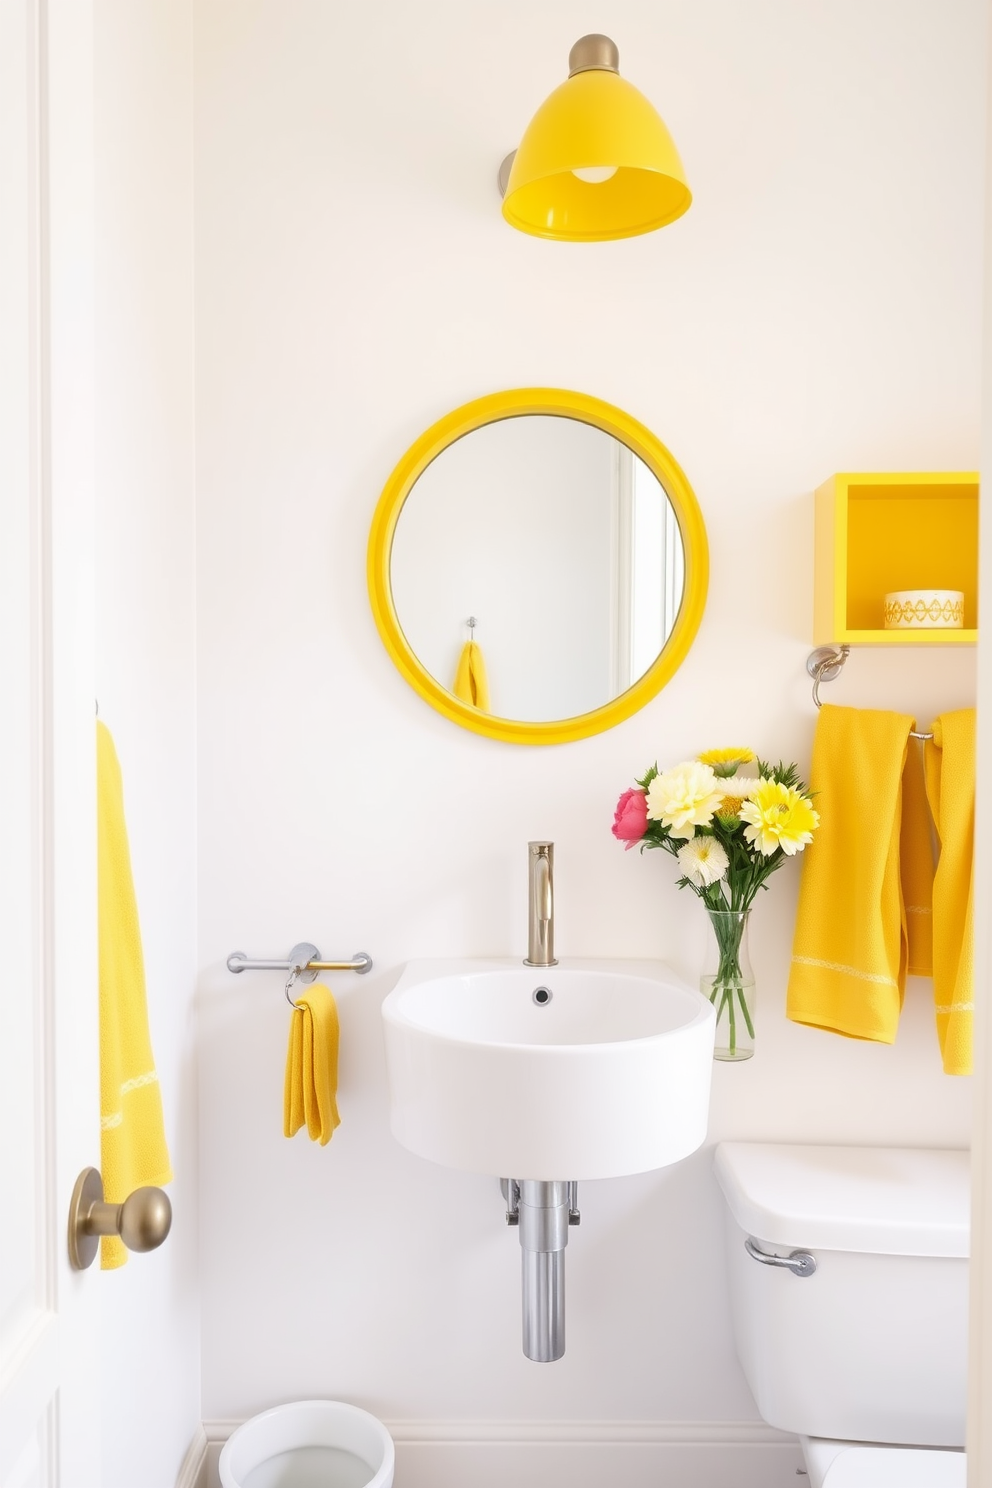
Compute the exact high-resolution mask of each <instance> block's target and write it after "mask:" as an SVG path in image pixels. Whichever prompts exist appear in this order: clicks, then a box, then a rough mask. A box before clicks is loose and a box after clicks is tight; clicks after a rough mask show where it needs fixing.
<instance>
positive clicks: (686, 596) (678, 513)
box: [369, 389, 708, 743]
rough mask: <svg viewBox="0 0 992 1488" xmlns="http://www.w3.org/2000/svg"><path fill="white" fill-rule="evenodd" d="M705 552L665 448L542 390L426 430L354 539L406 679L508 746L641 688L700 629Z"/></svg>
mask: <svg viewBox="0 0 992 1488" xmlns="http://www.w3.org/2000/svg"><path fill="white" fill-rule="evenodd" d="M707 566H708V565H707V549H706V535H705V529H704V527H703V522H702V517H701V515H700V513H699V508H698V505H697V503H696V500H695V497H694V496H693V493H692V491H691V489H690V487H689V484H688V482H687V481H686V479H685V476H684V475H683V474H682V472H681V470H680V469H679V467H678V465H677V464H676V463H675V461H674V460H673V459H672V457H671V455H670V454H669V453H668V451H667V450H666V449H665V447H664V445H662V444H661V443H660V442H659V441H658V440H657V439H655V438H654V436H653V435H652V434H651V433H650V432H649V431H648V430H647V429H645V428H644V427H643V426H642V425H640V424H638V423H637V422H636V420H634V419H632V418H630V417H629V416H628V415H627V414H625V413H623V412H622V411H621V410H620V409H617V408H613V407H611V406H610V405H609V404H606V403H601V402H599V401H598V400H597V399H594V398H589V397H585V396H584V395H582V394H580V393H569V392H564V391H559V390H555V389H520V390H517V391H513V392H508V393H497V394H494V395H492V396H491V397H489V398H481V399H478V400H477V401H476V402H474V403H470V404H467V405H465V406H464V407H463V408H460V409H457V410H455V412H454V413H452V414H449V415H448V417H447V418H446V419H442V420H441V421H440V423H438V424H435V425H434V426H433V427H432V428H431V429H428V430H427V432H426V433H425V434H424V435H422V436H421V438H420V439H419V440H418V441H417V443H416V444H415V445H414V446H413V447H412V449H410V450H409V451H408V452H407V454H406V455H405V456H404V457H403V459H402V460H401V461H400V463H399V465H398V466H397V467H396V470H395V471H394V472H393V474H392V476H391V477H390V479H389V481H388V483H387V485H386V488H385V490H384V491H383V494H382V498H381V499H380V502H379V506H378V508H377V510H376V514H375V518H374V521H373V524H372V533H371V537H370V542H369V589H370V594H371V598H372V608H373V612H374V614H375V618H376V623H377V625H378V627H379V630H380V633H381V635H382V637H383V640H384V642H385V644H386V647H387V649H388V651H389V653H390V655H391V656H392V658H393V660H394V661H395V662H396V665H397V666H398V667H399V669H400V671H401V672H402V674H403V675H404V676H405V677H406V679H407V681H409V682H410V683H411V684H412V685H413V686H414V687H415V688H416V690H417V691H418V692H419V693H420V694H421V695H422V696H423V697H425V698H426V699H427V700H428V701H429V702H430V703H431V704H432V705H433V706H434V707H436V708H438V709H439V710H440V711H441V712H442V713H444V714H445V715H446V716H447V717H449V718H452V719H454V721H456V722H457V723H460V724H462V725H463V726H464V727H466V728H470V729H474V730H475V731H476V732H478V733H482V734H487V735H489V736H490V737H495V738H500V739H506V740H510V741H513V742H517V743H562V742H565V741H567V740H569V739H577V738H583V737H585V736H587V735H589V734H593V733H597V732H599V731H600V730H601V729H605V728H609V727H610V726H611V725H612V724H614V723H617V722H619V721H620V720H621V719H623V718H627V717H629V716H630V714H631V713H633V712H635V711H636V710H637V709H638V708H640V707H642V706H643V705H644V703H645V702H647V700H648V699H649V698H651V697H653V696H654V695H655V693H656V692H657V691H658V690H659V688H661V687H662V686H663V685H664V684H665V682H666V681H667V680H668V679H669V677H671V675H672V674H673V672H674V671H675V670H676V668H677V667H678V665H679V664H680V662H681V661H682V659H683V658H684V656H685V654H686V652H687V651H688V649H689V645H690V644H691V641H692V638H693V636H694V635H695V632H696V630H697V628H698V625H699V621H700V619H701V617H702V610H703V605H704V602H705V596H706V582H707Z"/></svg>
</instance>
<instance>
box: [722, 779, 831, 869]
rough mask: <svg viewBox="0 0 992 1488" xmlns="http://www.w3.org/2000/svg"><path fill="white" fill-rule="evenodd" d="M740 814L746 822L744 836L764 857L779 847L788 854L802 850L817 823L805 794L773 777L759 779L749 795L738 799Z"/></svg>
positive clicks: (810, 839) (768, 856) (791, 854)
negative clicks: (740, 800)
mask: <svg viewBox="0 0 992 1488" xmlns="http://www.w3.org/2000/svg"><path fill="white" fill-rule="evenodd" d="M740 815H741V817H742V818H743V820H744V821H745V822H746V823H747V826H746V827H745V828H744V836H745V837H746V838H747V840H748V842H750V843H752V844H753V845H754V846H755V847H756V848H757V849H758V851H759V852H760V853H762V854H763V855H764V856H765V857H766V858H770V857H771V855H772V853H773V852H775V850H776V849H777V848H779V847H780V848H781V849H782V851H783V852H784V853H785V854H786V856H787V857H790V858H791V857H792V856H793V855H794V854H795V853H797V852H802V850H803V848H804V847H805V846H806V845H807V843H809V842H812V840H813V833H814V832H815V830H816V828H817V827H818V826H819V825H820V817H819V813H818V812H816V811H814V810H813V806H812V804H811V802H810V801H809V799H808V797H806V796H804V795H802V794H801V792H800V791H797V790H796V789H795V788H794V787H793V786H789V785H780V784H779V782H778V781H777V780H762V782H761V784H760V785H759V787H758V789H757V790H756V791H755V792H754V795H753V796H752V797H751V799H750V800H747V801H744V802H742V803H741V808H740Z"/></svg>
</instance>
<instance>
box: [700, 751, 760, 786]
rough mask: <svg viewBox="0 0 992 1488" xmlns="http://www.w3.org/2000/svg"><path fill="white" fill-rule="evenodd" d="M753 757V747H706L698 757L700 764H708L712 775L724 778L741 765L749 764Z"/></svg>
mask: <svg viewBox="0 0 992 1488" xmlns="http://www.w3.org/2000/svg"><path fill="white" fill-rule="evenodd" d="M754 757H755V755H754V750H753V749H707V751H706V753H705V754H701V755H699V756H698V759H699V763H700V764H701V765H709V767H710V769H711V770H712V771H713V773H714V775H719V776H720V777H721V778H722V779H726V778H727V777H728V776H730V775H733V773H734V771H735V770H737V769H739V768H740V766H741V765H749V764H750V763H751V761H752V760H753V759H754Z"/></svg>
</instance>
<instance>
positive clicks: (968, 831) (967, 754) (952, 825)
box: [926, 708, 975, 1075]
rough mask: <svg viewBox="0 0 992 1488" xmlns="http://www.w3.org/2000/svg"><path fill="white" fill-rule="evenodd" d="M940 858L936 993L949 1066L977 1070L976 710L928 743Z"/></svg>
mask: <svg viewBox="0 0 992 1488" xmlns="http://www.w3.org/2000/svg"><path fill="white" fill-rule="evenodd" d="M926 777H927V794H928V796H929V798H930V806H931V808H932V810H933V817H934V822H935V823H936V826H937V836H938V837H939V839H940V856H939V858H938V859H937V874H936V877H935V879H934V885H933V993H934V1004H935V1008H936V1015H937V1038H938V1041H939V1043H940V1054H941V1058H942V1060H943V1063H944V1072H945V1074H948V1075H970V1074H971V1025H972V1010H973V1008H974V944H973V940H974V929H973V920H974V885H973V878H972V866H973V857H974V847H975V710H974V709H973V708H963V709H962V710H961V711H960V712H957V713H944V714H943V715H942V716H941V717H940V718H938V719H937V721H936V722H935V723H934V726H933V739H932V740H928V741H927V745H926Z"/></svg>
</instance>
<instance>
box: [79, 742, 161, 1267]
mask: <svg viewBox="0 0 992 1488" xmlns="http://www.w3.org/2000/svg"><path fill="white" fill-rule="evenodd" d="M96 778H97V912H98V926H99V944H100V1127H101V1133H100V1167H101V1171H102V1173H103V1190H104V1194H105V1196H106V1198H107V1201H108V1203H111V1204H120V1203H123V1201H124V1200H125V1199H126V1198H127V1196H128V1194H129V1193H131V1192H132V1190H133V1189H135V1188H141V1187H142V1186H144V1185H145V1184H162V1183H168V1182H169V1180H170V1179H171V1177H172V1169H171V1167H170V1165H169V1151H168V1148H167V1147H166V1143H165V1128H164V1124H163V1121H162V1096H161V1092H160V1090H159V1083H158V1075H157V1073H156V1071H155V1060H154V1058H153V1057H152V1046H151V1039H150V1037H149V1033H148V1009H147V1006H146V1002H145V966H144V960H143V957H142V954H141V930H140V928H139V925H138V906H137V904H136V902H135V897H134V880H133V878H132V876H131V854H130V851H129V849H128V843H127V828H126V826H125V822H124V787H123V783H122V781H121V769H120V765H119V764H118V762H117V752H116V750H115V749H114V741H113V739H112V738H111V737H110V733H109V730H108V729H107V728H106V726H105V725H104V724H102V723H98V724H97V726H96ZM126 1260H127V1250H126V1249H125V1247H124V1245H123V1244H122V1242H121V1241H120V1240H118V1239H117V1238H116V1236H110V1237H106V1236H105V1237H104V1239H103V1240H102V1241H101V1256H100V1264H101V1266H102V1267H103V1268H104V1270H110V1269H112V1268H114V1267H115V1266H123V1265H124V1262H125V1261H126Z"/></svg>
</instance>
